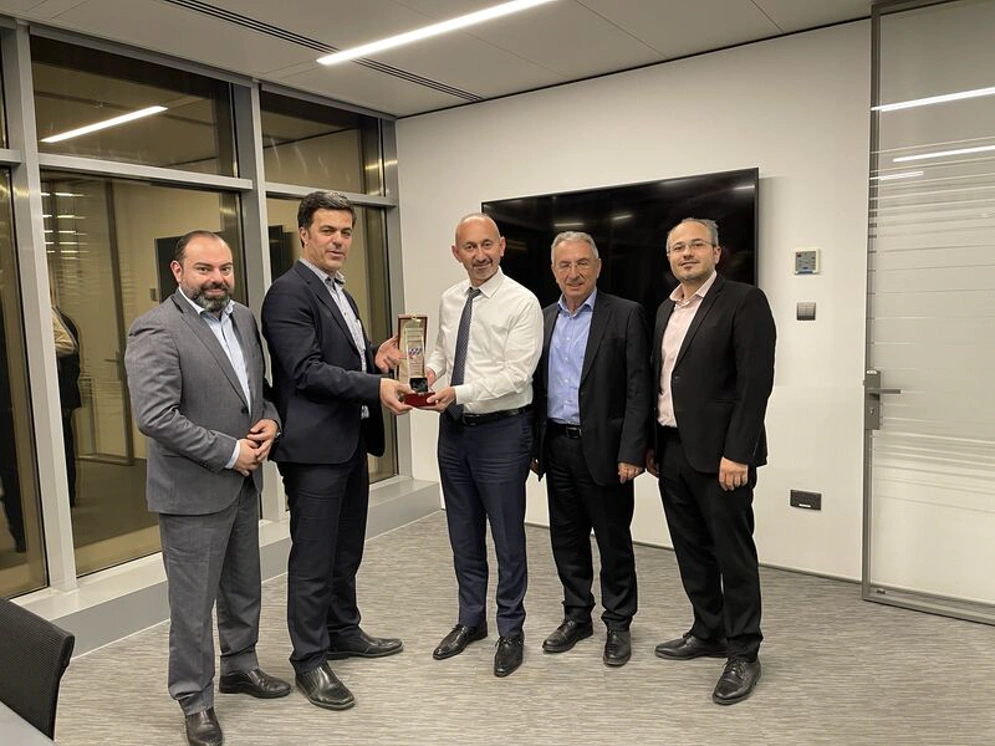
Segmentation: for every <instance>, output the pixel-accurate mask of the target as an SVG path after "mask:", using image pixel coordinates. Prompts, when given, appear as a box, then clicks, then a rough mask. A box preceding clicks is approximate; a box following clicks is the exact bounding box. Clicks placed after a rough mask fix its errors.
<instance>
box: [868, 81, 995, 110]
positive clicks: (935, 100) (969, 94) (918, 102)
mask: <svg viewBox="0 0 995 746" xmlns="http://www.w3.org/2000/svg"><path fill="white" fill-rule="evenodd" d="M992 95H995V86H993V87H991V88H975V89H974V90H971V91H957V92H956V93H944V94H941V95H939V96H928V97H927V98H913V99H910V100H908V101H897V102H896V103H893V104H881V105H880V106H872V107H871V111H901V110H902V109H914V108H916V107H918V106H932V105H934V104H946V103H949V102H950V101H963V100H964V99H966V98H980V97H981V96H992Z"/></svg>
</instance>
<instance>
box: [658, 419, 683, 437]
mask: <svg viewBox="0 0 995 746" xmlns="http://www.w3.org/2000/svg"><path fill="white" fill-rule="evenodd" d="M656 427H657V430H659V432H660V435H661V436H662V437H664V438H671V439H672V440H680V439H681V434H680V433H679V432H678V430H677V428H676V427H671V426H670V425H661V424H660V423H659V422H658V423H657V424H656Z"/></svg>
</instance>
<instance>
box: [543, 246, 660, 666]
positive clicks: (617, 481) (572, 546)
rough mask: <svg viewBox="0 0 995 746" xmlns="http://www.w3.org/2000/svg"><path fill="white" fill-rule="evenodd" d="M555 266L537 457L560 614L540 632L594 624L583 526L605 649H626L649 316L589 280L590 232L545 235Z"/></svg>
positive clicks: (575, 635) (563, 634)
mask: <svg viewBox="0 0 995 746" xmlns="http://www.w3.org/2000/svg"><path fill="white" fill-rule="evenodd" d="M551 261H552V268H553V276H554V277H555V278H556V283H557V285H559V287H560V290H561V291H562V295H561V296H560V300H559V301H558V302H556V303H553V304H552V305H549V306H547V307H546V308H545V309H544V310H543V318H544V335H543V347H542V358H541V359H540V361H539V367H538V368H537V369H536V373H535V379H534V386H533V388H534V391H535V402H536V439H535V441H536V444H537V447H536V463H535V469H536V473H537V474H539V477H540V478H542V475H543V474H546V475H547V477H548V478H547V480H546V492H547V496H548V499H549V533H550V540H551V541H552V544H553V558H554V559H555V561H556V569H557V572H558V573H559V576H560V582H561V583H562V584H563V595H564V598H563V617H564V618H563V623H562V624H560V626H559V627H557V629H556V630H555V631H554V632H553V633H552V634H551V635H550V636H549V637H547V638H546V640H545V642H543V645H542V647H543V650H544V651H546V652H547V653H562V652H565V651H567V650H570V649H571V648H572V647H573V646H574V645H575V644H576V643H577V642H578V641H579V640H582V639H584V638H586V637H590V636H591V635H592V634H593V627H592V624H591V611H592V610H593V609H594V596H593V595H592V594H591V583H592V581H593V579H594V569H593V563H592V559H591V529H592V527H593V529H594V536H595V539H596V540H597V542H598V550H599V552H600V554H601V603H602V606H604V613H603V614H602V615H601V619H602V621H603V622H604V623H605V626H606V627H607V628H608V634H607V640H606V643H605V648H604V655H603V660H604V662H605V664H606V665H609V666H622V665H624V664H625V663H627V662H628V660H629V658H630V656H631V641H630V636H629V625H630V624H631V622H632V617H633V615H634V614H635V613H636V565H635V559H634V556H633V551H632V535H631V533H630V531H629V524H630V523H631V522H632V512H633V506H634V503H633V500H634V496H633V480H634V479H635V478H636V477H637V476H638V475H639V474H640V473H641V472H642V471H643V469H642V463H643V459H644V457H645V453H646V447H647V438H648V435H649V433H650V432H651V420H650V411H651V407H652V404H651V393H650V392H651V388H650V372H649V355H648V354H647V336H648V335H647V329H646V316H645V314H644V313H643V309H642V306H640V305H639V304H637V303H633V302H632V301H628V300H624V299H622V298H618V297H616V296H614V295H609V294H608V293H602V292H599V291H598V290H597V287H596V284H597V281H598V275H599V274H600V273H601V259H600V258H599V257H598V249H597V246H596V245H595V243H594V239H593V238H591V236H589V235H588V234H587V233H580V232H575V231H567V232H565V233H560V234H559V235H558V236H556V238H555V239H553V246H552V254H551Z"/></svg>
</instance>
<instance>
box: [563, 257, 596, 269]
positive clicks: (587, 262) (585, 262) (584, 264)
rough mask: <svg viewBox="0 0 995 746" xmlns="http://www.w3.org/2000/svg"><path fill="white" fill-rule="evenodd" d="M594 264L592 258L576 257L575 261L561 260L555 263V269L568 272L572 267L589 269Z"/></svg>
mask: <svg viewBox="0 0 995 746" xmlns="http://www.w3.org/2000/svg"><path fill="white" fill-rule="evenodd" d="M593 265H594V260H593V259H578V260H577V261H575V262H568V261H562V262H557V263H556V269H557V271H558V272H569V271H570V270H571V269H572V268H574V267H576V268H577V269H580V270H585V269H590V268H591V267H592V266H593Z"/></svg>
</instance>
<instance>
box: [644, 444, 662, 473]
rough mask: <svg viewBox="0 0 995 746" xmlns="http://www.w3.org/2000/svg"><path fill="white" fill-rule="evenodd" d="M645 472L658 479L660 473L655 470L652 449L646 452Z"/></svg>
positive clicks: (653, 451)
mask: <svg viewBox="0 0 995 746" xmlns="http://www.w3.org/2000/svg"><path fill="white" fill-rule="evenodd" d="M646 471H648V472H649V473H650V474H652V475H653V476H654V477H657V478H659V477H660V472H659V471H657V468H656V451H655V450H654V449H652V448H650V449H649V450H647V451H646Z"/></svg>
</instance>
